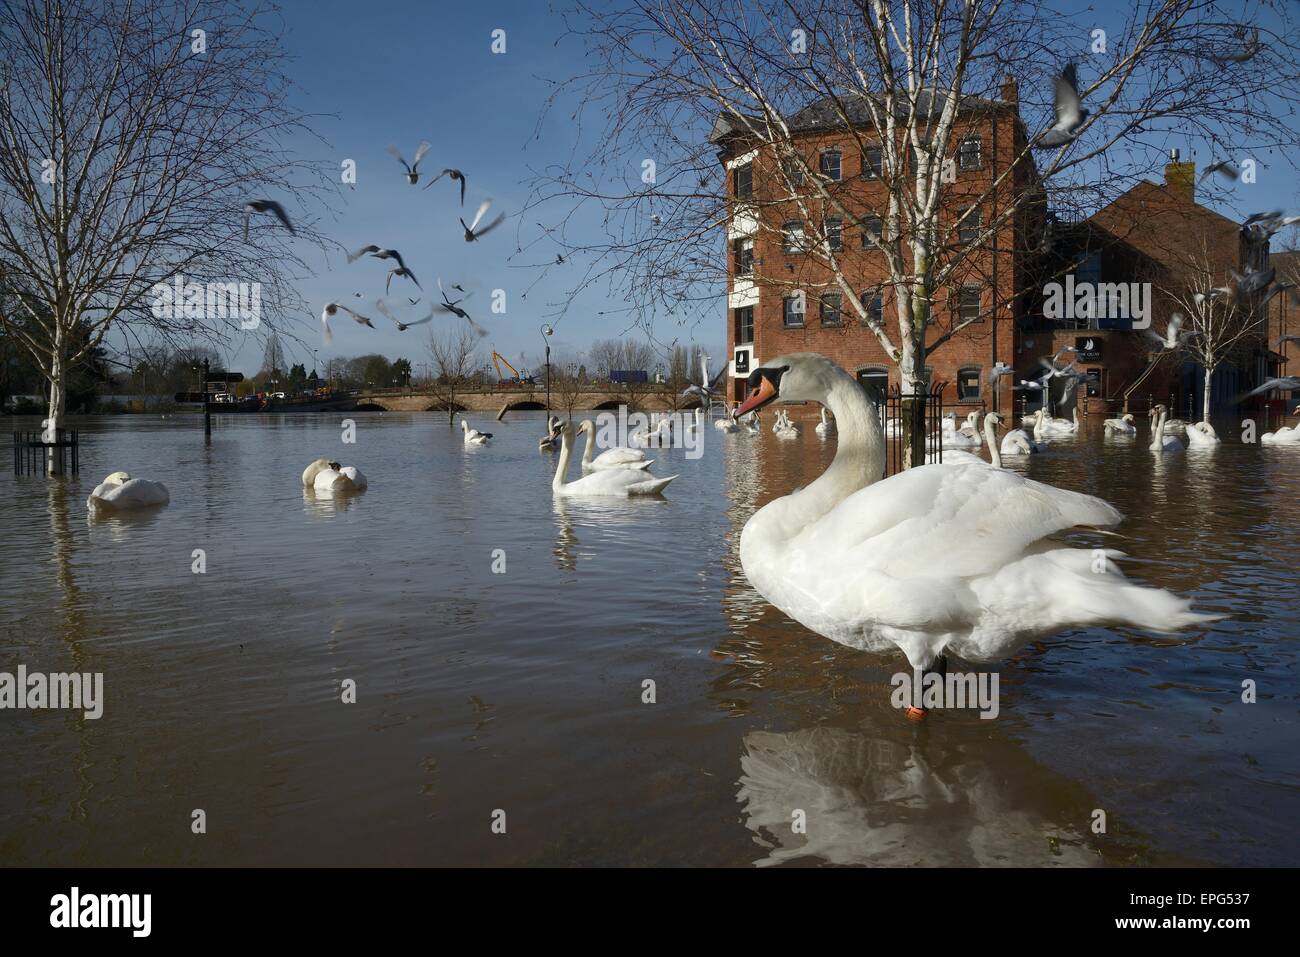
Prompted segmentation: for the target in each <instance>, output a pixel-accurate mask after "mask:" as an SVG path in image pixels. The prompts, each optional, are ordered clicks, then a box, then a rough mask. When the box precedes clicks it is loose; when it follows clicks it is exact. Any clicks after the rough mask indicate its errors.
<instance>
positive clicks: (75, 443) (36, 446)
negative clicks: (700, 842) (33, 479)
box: [14, 429, 81, 475]
mask: <svg viewBox="0 0 1300 957" xmlns="http://www.w3.org/2000/svg"><path fill="white" fill-rule="evenodd" d="M51 456H53V457H54V458H55V459H57V462H56V463H55V468H54V469H50V458H51ZM69 465H71V469H69V467H68V466H69ZM80 467H81V459H80V440H79V439H78V437H77V433H76V432H75V431H74V430H72V429H55V431H54V441H53V442H47V441H46V440H45V432H44V430H42V431H40V432H15V433H14V474H15V475H36V474H38V473H39V474H45V473H47V472H50V473H52V474H56V475H62V474H66V473H68V472H69V471H70V472H71V473H72V474H74V475H75V474H76V473H77V471H78V469H79V468H80Z"/></svg>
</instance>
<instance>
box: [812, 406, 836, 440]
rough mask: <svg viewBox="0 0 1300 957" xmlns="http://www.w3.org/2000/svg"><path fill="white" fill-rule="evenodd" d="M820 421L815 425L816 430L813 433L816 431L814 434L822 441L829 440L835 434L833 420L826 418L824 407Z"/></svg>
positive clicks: (824, 407) (823, 407)
mask: <svg viewBox="0 0 1300 957" xmlns="http://www.w3.org/2000/svg"><path fill="white" fill-rule="evenodd" d="M821 419H822V420H821V421H820V422H818V423H817V428H816V429H815V430H814V431H816V433H817V434H818V435H820V436H821V437H822V438H823V439H825V438H829V437H830V436H832V435H834V434H835V420H834V419H831V418H828V417H827V415H826V406H822V416H821Z"/></svg>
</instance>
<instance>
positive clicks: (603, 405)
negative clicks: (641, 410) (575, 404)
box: [591, 399, 623, 412]
mask: <svg viewBox="0 0 1300 957" xmlns="http://www.w3.org/2000/svg"><path fill="white" fill-rule="evenodd" d="M622 404H623V403H622V402H620V401H619V400H618V399H608V400H606V401H604V402H597V403H596V404H595V405H593V406H592V407H591V409H592V411H593V412H605V411H609V410H617V409H618V407H619V406H620V405H622Z"/></svg>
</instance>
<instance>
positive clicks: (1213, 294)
mask: <svg viewBox="0 0 1300 957" xmlns="http://www.w3.org/2000/svg"><path fill="white" fill-rule="evenodd" d="M1231 293H1232V290H1231V289H1229V288H1228V287H1227V286H1215V287H1214V288H1213V289H1207V290H1205V292H1194V293H1192V300H1193V301H1194V302H1195V303H1196V304H1197V305H1198V306H1199V305H1201V304H1202V303H1204V302H1205V301H1206V300H1207V299H1208V300H1209V301H1210V302H1214V301H1215V300H1216V299H1222V298H1223V297H1224V296H1227V295H1230V294H1231Z"/></svg>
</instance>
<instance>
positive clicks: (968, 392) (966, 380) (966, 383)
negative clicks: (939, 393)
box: [957, 366, 980, 402]
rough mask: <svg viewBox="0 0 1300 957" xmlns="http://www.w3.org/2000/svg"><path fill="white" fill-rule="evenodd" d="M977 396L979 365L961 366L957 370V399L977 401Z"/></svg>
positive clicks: (960, 400)
mask: <svg viewBox="0 0 1300 957" xmlns="http://www.w3.org/2000/svg"><path fill="white" fill-rule="evenodd" d="M979 397H980V370H979V366H962V367H961V368H960V369H958V370H957V401H959V402H978V401H979Z"/></svg>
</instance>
